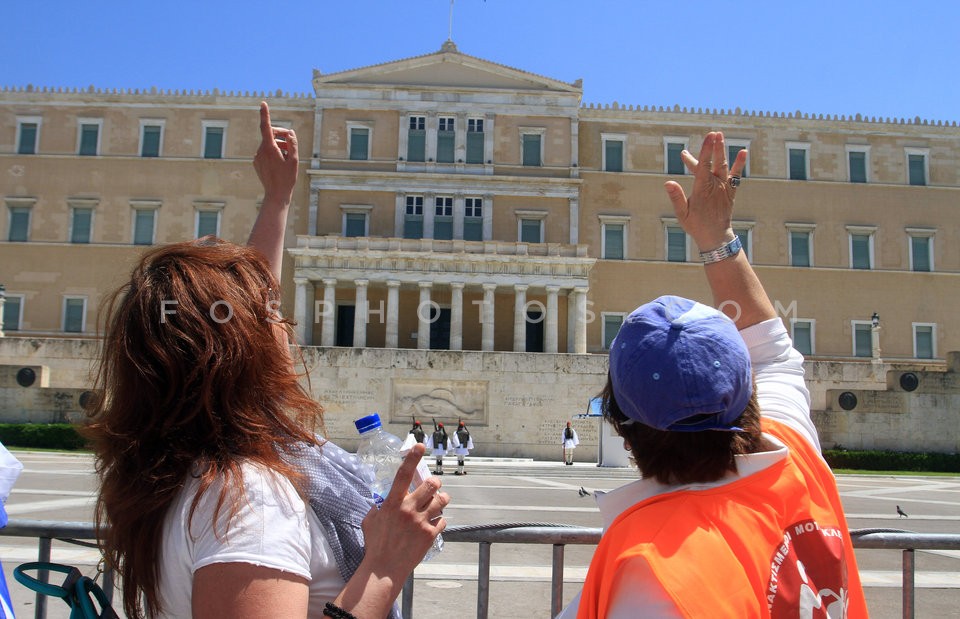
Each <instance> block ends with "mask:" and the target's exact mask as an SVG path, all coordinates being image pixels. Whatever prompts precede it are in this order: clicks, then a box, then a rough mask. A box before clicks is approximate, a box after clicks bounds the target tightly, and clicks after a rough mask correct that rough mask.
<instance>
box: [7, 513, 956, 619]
mask: <svg viewBox="0 0 960 619" xmlns="http://www.w3.org/2000/svg"><path fill="white" fill-rule="evenodd" d="M601 533H602V531H601V530H600V529H598V528H587V527H573V526H567V525H559V524H542V523H508V524H499V523H498V524H490V525H469V526H459V527H448V528H447V529H446V530H445V531H444V532H443V538H444V541H445V542H447V543H475V544H477V545H478V548H479V555H478V560H477V619H487V616H488V613H489V609H490V550H491V546H492V545H493V544H551V545H552V546H553V565H552V576H551V586H550V614H551V616H554V615H556V614H557V613H558V612H560V610H562V600H563V561H564V556H563V555H564V548H565V547H566V546H567V545H570V544H580V545H596V544H597V543H598V542H599V541H600V536H601ZM0 535H5V536H12V537H35V538H37V539H38V545H37V560H38V561H50V560H51V550H52V542H53V540H57V541H60V542H65V543H69V544H79V545H82V546H90V547H95V544H94V543H93V541H94V540H95V539H96V538H95V536H94V529H93V524H92V523H88V522H57V521H51V520H11V521H10V522H9V523H8V524H7V526H6V528H4V529H0ZM850 535H851V537H852V539H853V546H854V548H864V549H868V548H869V549H882V550H901V551H903V557H902V564H901V566H902V573H903V584H902V611H903V613H902V614H903V617H904V618H905V619H913V617H914V606H915V596H914V593H915V585H914V576H915V563H914V552H915V551H917V550H960V534H945V533H912V532H909V531H902V530H896V529H855V530H853V531H851V532H850ZM40 577H41V579H43V577H44V575H43V574H41V575H40ZM113 583H114V577H113V574H112V573H111V572H109V571H107V572H105V573H104V575H103V589H104V592H105V593H106V594H107V595H108V597H110V599H112V596H113V590H114V586H113ZM413 595H414V581H413V576H412V575H411V577H410V578H409V579H407V583H406V585H405V586H404V589H403V594H402V596H401V607H402V610H403V616H404V617H405V618H406V619H412V618H413ZM46 604H47V600H46V597H45V596H43V595H41V594H39V593H38V594H37V601H36V607H35V613H34V616H35V617H36V619H45V618H46V616H47V606H46Z"/></svg>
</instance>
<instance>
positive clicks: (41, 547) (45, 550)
mask: <svg viewBox="0 0 960 619" xmlns="http://www.w3.org/2000/svg"><path fill="white" fill-rule="evenodd" d="M52 543H53V540H51V539H50V538H49V537H41V538H39V542H38V544H37V561H40V562H41V563H49V562H50V548H51V546H52ZM37 578H38V579H39V580H40V582H44V583H49V582H50V572H49V571H47V570H37ZM36 599H37V607H36V608H35V609H34V611H33V616H34V617H35V618H36V619H46V617H47V596H46V595H44V594H42V593H40V592H39V591H37V598H36Z"/></svg>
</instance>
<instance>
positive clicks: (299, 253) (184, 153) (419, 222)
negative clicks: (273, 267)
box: [0, 41, 960, 363]
mask: <svg viewBox="0 0 960 619" xmlns="http://www.w3.org/2000/svg"><path fill="white" fill-rule="evenodd" d="M307 77H308V76H304V82H305V83H304V86H305V87H306V86H307V84H306V78H307ZM262 99H263V100H266V101H268V103H269V104H270V106H271V109H272V113H273V117H274V119H275V121H276V124H278V125H283V126H286V127H290V128H293V129H295V130H296V131H297V134H298V136H299V139H300V144H301V147H300V148H301V166H302V169H301V173H300V177H299V181H298V186H297V188H296V191H295V194H294V201H293V205H292V211H291V218H290V222H289V228H288V230H287V236H286V245H287V255H286V257H285V264H284V270H283V281H282V285H283V290H284V308H285V313H286V315H287V316H288V317H291V318H293V319H294V320H295V321H296V330H297V335H298V337H299V338H300V341H301V343H303V344H305V345H308V346H322V347H348V348H351V347H352V348H381V349H433V350H449V351H503V352H509V351H514V352H526V353H537V352H542V353H578V354H586V353H598V354H603V353H605V351H606V350H607V348H608V346H609V344H610V342H611V340H612V338H613V336H614V335H615V334H616V332H617V329H618V328H619V325H620V323H621V321H622V320H623V317H624V316H625V315H626V314H627V313H629V312H630V311H631V310H632V309H634V308H635V307H636V306H637V305H639V304H641V303H643V302H645V301H647V300H650V299H652V298H654V297H656V296H658V295H661V294H666V293H674V294H680V295H685V296H689V297H693V298H697V299H700V300H703V301H706V302H710V296H709V290H708V289H707V287H706V284H705V279H704V277H703V273H702V272H701V271H702V267H701V266H700V265H699V262H698V253H697V248H696V247H695V246H694V245H693V243H692V241H691V239H690V238H688V237H687V236H686V235H685V234H684V232H683V231H682V230H681V228H680V227H679V226H678V224H677V221H676V219H675V217H674V214H673V211H672V207H671V205H670V202H669V200H668V199H667V197H666V194H665V193H664V190H663V184H664V182H665V181H667V180H670V179H673V180H677V181H679V182H680V183H681V184H684V185H685V186H689V185H690V183H691V180H692V179H691V178H690V177H689V176H688V175H687V173H686V171H685V170H684V168H683V165H682V163H681V161H680V151H681V150H682V149H684V148H687V149H693V150H694V152H696V149H697V148H698V147H699V144H700V141H701V140H702V138H703V136H704V134H705V133H706V132H708V131H710V130H720V131H723V132H724V134H725V136H726V138H727V145H728V148H729V149H730V151H731V156H732V154H733V153H734V152H735V151H737V150H739V149H743V148H746V149H748V150H749V163H748V167H747V171H746V174H745V178H744V181H743V185H742V186H741V188H740V190H739V194H738V198H737V207H736V212H735V222H734V227H735V232H736V233H737V234H738V235H739V236H740V237H741V240H742V242H743V246H744V248H745V251H746V252H747V255H748V256H749V258H750V260H751V262H752V263H753V264H754V265H755V266H756V268H757V271H758V272H759V274H760V277H761V278H762V280H763V281H764V283H765V284H766V286H767V289H768V292H769V294H770V295H771V299H772V300H773V301H774V303H775V305H776V307H777V309H778V311H779V312H780V313H781V315H782V316H783V317H784V319H785V321H786V322H787V324H788V325H789V326H790V328H791V329H792V332H793V337H794V340H795V342H796V345H797V347H798V349H800V350H801V352H803V353H804V354H805V355H806V356H807V357H808V359H817V358H825V359H831V360H839V361H843V360H851V361H855V360H857V358H858V357H867V358H870V357H873V358H876V357H877V356H882V357H883V358H884V359H903V360H911V361H917V360H933V362H934V363H935V362H936V360H937V359H941V360H942V359H943V358H944V357H945V355H946V353H947V352H948V351H951V350H960V329H958V327H957V320H956V312H957V309H956V308H957V307H958V306H960V285H958V283H960V279H958V277H960V275H958V274H960V238H958V234H960V230H958V222H960V218H958V212H960V128H958V126H957V122H956V121H955V120H951V121H949V122H948V121H945V120H928V119H921V118H909V119H902V118H867V117H861V116H859V115H857V116H854V117H850V116H841V117H838V116H836V115H832V114H830V110H818V111H816V112H817V113H806V112H787V113H784V112H782V111H761V110H743V109H739V108H738V109H733V110H718V109H710V108H709V107H704V108H697V109H685V108H684V109H681V108H679V107H672V106H671V107H664V106H662V105H623V104H619V103H617V102H608V103H602V104H600V105H596V104H585V103H584V102H583V100H582V99H583V86H582V82H581V80H576V81H573V82H566V81H562V80H559V79H556V78H553V77H545V76H540V75H536V74H533V73H529V72H527V71H524V70H522V69H517V68H512V67H508V66H504V65H501V64H497V63H494V62H490V61H487V60H484V59H481V58H477V57H474V56H471V55H468V54H465V53H462V52H460V51H459V50H458V49H457V47H456V46H455V45H454V44H453V43H452V42H450V41H447V42H446V43H445V44H444V45H443V46H442V48H441V49H440V50H439V51H437V52H434V53H428V54H425V55H422V56H417V57H413V58H406V59H402V60H395V61H389V62H384V63H383V64H379V65H374V66H368V67H362V68H358V69H353V70H348V71H342V72H337V73H330V74H324V73H321V72H319V71H314V74H313V81H312V92H310V93H309V94H294V95H291V94H286V93H281V92H277V93H267V94H264V93H240V92H229V93H228V92H220V91H217V90H213V91H209V92H192V91H191V92H184V91H163V90H156V89H151V90H146V91H144V90H140V91H134V90H120V91H117V90H113V91H106V90H100V89H97V88H95V87H90V88H89V89H82V90H76V89H71V90H65V89H60V88H56V85H52V87H50V86H47V87H37V86H28V85H0V200H2V204H0V211H2V213H0V284H2V285H3V286H4V295H5V297H4V298H5V303H4V311H3V324H2V328H3V332H4V334H5V336H6V337H27V338H51V337H53V338H61V337H62V338H89V337H94V336H95V335H96V333H97V317H98V316H97V312H98V306H99V303H100V302H101V300H102V298H103V297H104V295H105V294H106V293H107V292H108V291H111V290H112V289H114V288H116V287H117V286H119V285H120V284H122V283H123V282H124V281H125V278H126V277H127V274H128V273H129V270H130V267H131V265H132V263H133V262H134V261H135V260H136V258H137V256H138V255H139V254H140V253H141V252H142V251H143V250H144V248H145V247H149V246H151V245H156V244H161V243H169V242H173V241H182V240H185V239H194V238H198V237H201V236H204V235H207V234H214V235H217V236H220V237H222V238H224V239H228V240H231V241H236V242H241V243H242V242H244V241H245V240H246V235H247V234H248V232H249V230H250V227H251V224H252V222H253V220H254V217H255V216H256V213H257V209H258V206H259V201H260V200H261V197H262V196H261V193H260V192H261V190H260V185H259V183H258V180H257V177H256V174H255V172H254V170H253V167H252V165H251V160H252V157H253V154H254V152H255V151H256V148H257V144H258V141H259V132H258V115H257V107H258V104H259V102H260V101H261V100H262ZM650 103H660V102H650ZM703 104H704V105H705V106H709V105H710V101H706V100H705V101H704V102H703ZM811 112H813V111H811ZM821 112H822V113H821Z"/></svg>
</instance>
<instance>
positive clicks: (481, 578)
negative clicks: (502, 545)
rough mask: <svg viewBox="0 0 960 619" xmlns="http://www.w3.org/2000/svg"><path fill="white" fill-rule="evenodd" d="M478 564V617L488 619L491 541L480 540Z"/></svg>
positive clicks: (478, 618)
mask: <svg viewBox="0 0 960 619" xmlns="http://www.w3.org/2000/svg"><path fill="white" fill-rule="evenodd" d="M479 546H480V558H479V565H478V566H477V619H487V611H489V609H490V546H491V544H490V542H480V544H479Z"/></svg>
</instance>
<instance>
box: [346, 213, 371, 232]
mask: <svg viewBox="0 0 960 619" xmlns="http://www.w3.org/2000/svg"><path fill="white" fill-rule="evenodd" d="M343 236H368V235H367V214H366V213H344V214H343Z"/></svg>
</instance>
